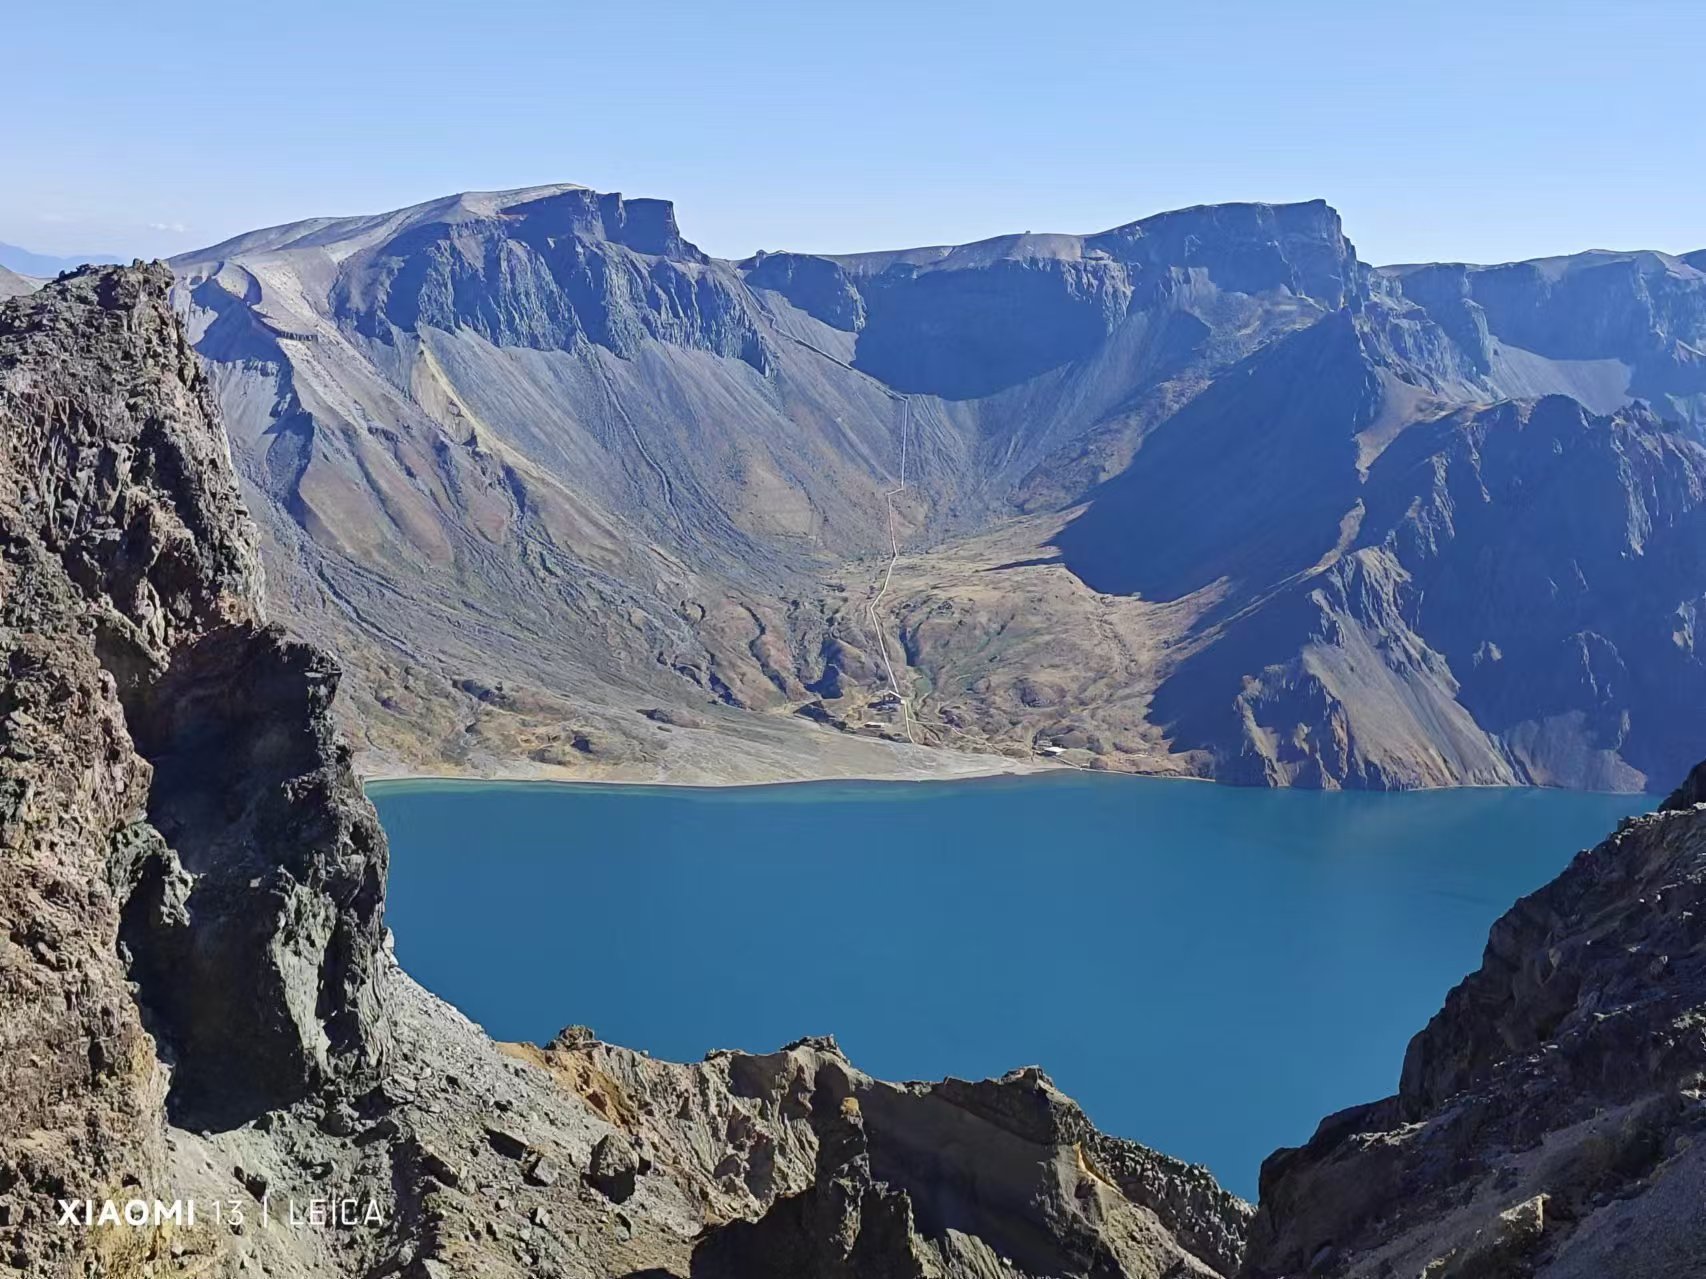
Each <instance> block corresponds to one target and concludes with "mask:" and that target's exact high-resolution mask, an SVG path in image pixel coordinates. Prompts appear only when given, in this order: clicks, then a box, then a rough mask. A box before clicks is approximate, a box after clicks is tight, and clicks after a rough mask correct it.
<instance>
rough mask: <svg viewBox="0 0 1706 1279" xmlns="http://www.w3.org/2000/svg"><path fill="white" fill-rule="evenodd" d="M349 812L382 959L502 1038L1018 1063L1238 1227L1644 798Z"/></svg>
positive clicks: (1090, 789) (876, 1064) (482, 807)
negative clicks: (1170, 1158) (372, 869)
mask: <svg viewBox="0 0 1706 1279" xmlns="http://www.w3.org/2000/svg"><path fill="white" fill-rule="evenodd" d="M369 791H370V794H371V795H372V797H373V799H374V801H375V803H376V804H377V805H378V808H379V812H380V816H381V818H382V820H383V822H384V825H385V829H386V831H387V833H388V834H389V836H390V841H391V878H390V897H389V907H388V912H387V917H388V921H389V924H390V926H391V927H392V929H393V930H394V932H395V935H396V944H397V952H398V957H399V959H400V960H401V962H402V963H403V965H404V967H405V968H406V969H407V970H408V971H409V972H410V973H411V974H412V975H413V976H414V977H415V978H416V979H418V980H419V981H421V982H422V983H423V984H424V985H426V986H427V987H428V988H429V989H431V990H433V991H434V992H436V993H437V994H439V995H440V996H442V997H443V998H445V999H447V1000H449V1001H450V1002H451V1003H453V1004H455V1005H456V1006H457V1007H458V1008H460V1009H461V1010H462V1011H463V1012H464V1013H466V1014H467V1015H468V1016H470V1017H472V1018H473V1019H474V1020H476V1021H478V1022H479V1023H481V1024H482V1025H483V1026H484V1027H485V1028H486V1030H487V1031H488V1032H490V1033H491V1034H492V1035H493V1036H494V1037H496V1038H498V1039H501V1040H530V1041H534V1042H544V1041H546V1040H549V1039H550V1038H551V1036H552V1035H554V1034H555V1033H556V1031H557V1030H558V1029H560V1028H561V1027H562V1026H564V1025H566V1024H569V1023H583V1024H586V1025H589V1026H591V1027H593V1029H594V1030H595V1031H596V1032H597V1034H598V1035H599V1037H600V1038H602V1039H604V1040H607V1041H609V1042H611V1043H618V1044H623V1045H626V1046H628V1047H631V1048H636V1049H644V1050H646V1051H649V1052H650V1053H652V1055H653V1056H657V1057H664V1058H670V1059H675V1060H689V1061H690V1060H695V1059H697V1058H699V1057H701V1056H703V1055H704V1054H705V1052H707V1051H708V1050H710V1049H713V1048H741V1049H747V1050H751V1051H758V1052H763V1051H769V1050H771V1049H774V1048H778V1047H780V1046H781V1045H782V1044H784V1043H786V1042H788V1041H790V1040H793V1039H797V1038H799V1037H800V1036H802V1035H807V1034H833V1035H834V1036H835V1037H836V1039H837V1040H838V1041H839V1043H840V1044H841V1047H842V1049H843V1050H844V1051H845V1052H846V1053H847V1055H848V1057H849V1058H850V1059H851V1060H852V1061H853V1063H854V1064H855V1065H856V1066H858V1067H859V1068H860V1069H862V1070H864V1071H866V1072H868V1073H870V1074H873V1075H876V1076H878V1077H881V1078H887V1079H895V1080H900V1079H937V1078H941V1077H943V1076H948V1075H957V1076H960V1077H963V1078H972V1079H976V1078H983V1077H985V1076H993V1075H1000V1074H1003V1073H1005V1072H1006V1071H1008V1070H1010V1069H1012V1068H1014V1067H1016V1066H1021V1065H1028V1064H1037V1065H1040V1066H1042V1067H1043V1069H1044V1070H1045V1071H1046V1072H1047V1073H1048V1074H1049V1075H1050V1076H1051V1077H1052V1078H1053V1079H1054V1081H1055V1083H1056V1084H1057V1085H1058V1086H1059V1087H1060V1088H1061V1089H1063V1090H1064V1091H1065V1092H1066V1093H1068V1094H1069V1095H1071V1096H1072V1097H1074V1098H1076V1099H1077V1101H1078V1102H1079V1103H1080V1104H1081V1105H1082V1106H1083V1107H1084V1109H1085V1110H1086V1112H1087V1113H1088V1114H1089V1116H1090V1118H1091V1120H1092V1121H1093V1122H1094V1123H1095V1124H1096V1125H1097V1126H1098V1127H1100V1128H1101V1129H1103V1130H1104V1131H1106V1132H1109V1133H1113V1134H1116V1135H1118V1136H1122V1137H1129V1138H1131V1139H1133V1140H1136V1141H1139V1142H1142V1143H1144V1144H1146V1145H1149V1146H1153V1147H1155V1148H1157V1149H1159V1150H1161V1151H1164V1152H1166V1153H1168V1154H1171V1155H1174V1156H1177V1157H1180V1158H1183V1159H1188V1160H1191V1161H1193V1162H1198V1163H1205V1164H1207V1165H1208V1166H1209V1167H1210V1168H1211V1169H1212V1170H1213V1171H1214V1172H1215V1174H1216V1175H1217V1176H1218V1177H1219V1178H1220V1179H1221V1181H1222V1182H1223V1184H1225V1185H1226V1186H1227V1187H1228V1188H1229V1189H1231V1190H1233V1191H1235V1192H1236V1193H1238V1194H1241V1195H1243V1196H1245V1197H1247V1198H1253V1197H1254V1195H1255V1191H1256V1174H1257V1169H1258V1168H1259V1166H1260V1164H1261V1161H1262V1159H1263V1158H1265V1157H1266V1156H1267V1155H1268V1153H1269V1152H1271V1151H1272V1150H1273V1149H1275V1148H1276V1147H1278V1146H1282V1145H1296V1144H1298V1143H1300V1142H1303V1141H1305V1140H1307V1139H1308V1137H1309V1136H1310V1134H1311V1133H1312V1132H1313V1130H1314V1128H1315V1125H1316V1123H1317V1122H1318V1121H1319V1120H1320V1119H1321V1118H1322V1117H1324V1116H1325V1115H1327V1114H1329V1113H1331V1112H1332V1111H1335V1110H1339V1109H1342V1108H1343V1107H1345V1106H1349V1105H1353V1104H1356V1103H1358V1102H1363V1101H1370V1100H1373V1099H1375V1098H1378V1097H1381V1096H1385V1095H1387V1094H1389V1093H1391V1092H1392V1091H1393V1090H1394V1089H1395V1088H1396V1086H1397V1082H1398V1071H1399V1067H1400V1065H1401V1063H1402V1061H1403V1056H1404V1048H1405V1045H1406V1044H1407V1043H1408V1041H1409V1039H1410V1036H1411V1035H1413V1034H1414V1033H1415V1032H1416V1031H1418V1030H1420V1029H1421V1028H1422V1027H1423V1025H1425V1024H1426V1022H1427V1020H1428V1018H1429V1017H1430V1016H1432V1015H1433V1013H1434V1012H1435V1011H1436V1010H1437V1009H1438V1008H1439V1005H1440V1002H1441V1000H1442V999H1443V997H1444V996H1445V993H1446V991H1447V990H1449V989H1450V987H1451V986H1452V985H1454V984H1455V983H1456V982H1457V981H1458V980H1460V979H1461V978H1462V977H1463V976H1464V975H1465V974H1466V973H1468V972H1469V971H1470V970H1471V969H1473V968H1474V967H1476V966H1477V965H1478V964H1479V962H1480V956H1481V951H1482V947H1483V946H1484V944H1485V942H1486V936H1487V929H1488V926H1489V925H1490V924H1491V923H1492V922H1493V920H1494V919H1496V918H1497V917H1498V916H1499V915H1500V914H1502V913H1503V912H1504V911H1505V910H1507V909H1508V908H1509V907H1510V906H1511V904H1512V903H1513V902H1514V901H1515V900H1516V899H1517V898H1518V897H1519V896H1521V895H1523V894H1525V893H1528V892H1531V891H1532V890H1534V889H1535V888H1538V887H1539V886H1540V885H1541V884H1543V883H1545V882H1546V881H1547V880H1548V879H1550V878H1552V876H1554V875H1555V874H1557V872H1558V871H1560V870H1562V869H1563V867H1564V866H1565V865H1566V864H1567V863H1568V862H1569V860H1570V858H1571V857H1572V856H1573V855H1574V854H1575V853H1576V852H1577V851H1578V850H1579V849H1581V848H1584V847H1588V846H1590V845H1592V844H1594V843H1597V842H1598V841H1599V840H1600V839H1601V838H1603V837H1604V836H1605V835H1607V834H1609V833H1610V831H1611V830H1612V828H1613V827H1614V826H1615V825H1616V823H1617V821H1618V819H1619V818H1621V817H1623V816H1625V815H1628V814H1631V813H1636V812H1642V811H1646V810H1647V809H1649V808H1650V807H1652V805H1653V804H1654V803H1655V802H1656V801H1655V800H1654V798H1653V797H1652V796H1638V795H1599V794H1586V793H1581V792H1570V791H1546V790H1447V791H1429V792H1420V793H1411V794H1396V795H1394V794H1369V793H1355V792H1345V793H1323V792H1319V791H1302V790H1278V791H1276V790H1256V789H1242V788H1235V787H1229V786H1217V785H1208V784H1192V783H1185V782H1177V781H1159V780H1152V779H1143V778H1133V777H1124V776H1103V775H1094V774H1084V773H1072V774H1046V775H1041V776H1027V777H1017V778H993V779H987V780H979V781H951V782H940V783H936V782H834V783H797V784H784V785H774V786H756V787H730V788H709V789H695V788H681V787H657V786H608V785H559V784H545V783H485V782H474V783H462V782H436V781H421V782H381V783H374V784H372V785H371V786H370V787H369Z"/></svg>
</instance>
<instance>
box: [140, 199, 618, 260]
mask: <svg viewBox="0 0 1706 1279" xmlns="http://www.w3.org/2000/svg"><path fill="white" fill-rule="evenodd" d="M591 190H592V189H591V188H590V187H586V186H581V185H580V184H578V183H574V182H554V183H547V184H544V185H541V186H528V187H510V188H508V189H506V190H501V191H459V192H456V193H455V194H453V195H445V196H439V197H438V198H436V199H432V200H424V201H422V202H421V203H419V204H411V205H407V206H405V207H403V208H400V209H393V210H391V211H390V212H387V213H371V214H357V215H353V216H349V217H319V218H303V219H301V220H299V221H296V222H284V223H280V224H279V225H277V226H272V227H263V228H261V229H260V230H257V231H248V232H245V233H244V234H242V235H237V236H233V237H232V238H230V239H228V240H222V241H220V242H219V243H218V244H214V245H210V246H209V247H207V248H205V249H193V250H191V251H190V252H188V253H183V254H179V255H178V256H177V257H175V258H173V259H172V264H173V266H175V267H178V268H180V269H181V268H185V267H192V266H195V265H197V264H201V263H210V262H216V261H221V260H225V259H230V258H238V257H250V256H255V255H258V254H273V253H288V252H291V251H295V250H306V249H314V250H319V251H321V252H324V253H326V254H327V255H329V256H330V257H332V258H333V259H334V260H342V259H343V258H345V257H348V256H349V255H351V254H352V253H356V252H359V251H360V250H362V249H366V248H370V247H371V246H373V245H375V244H378V243H381V242H382V241H384V240H387V239H389V238H391V237H392V236H395V235H397V234H398V233H400V232H402V231H405V230H408V229H409V228H411V227H416V226H423V225H427V224H430V223H434V222H458V221H463V220H469V219H476V218H483V217H493V216H496V215H497V214H499V213H502V212H503V211H504V210H506V209H512V208H515V207H517V206H518V205H524V204H535V203H538V202H540V201H543V200H549V199H552V198H554V197H557V196H562V195H568V194H570V193H576V192H578V193H590V192H591ZM616 198H618V199H620V197H619V196H618V197H616Z"/></svg>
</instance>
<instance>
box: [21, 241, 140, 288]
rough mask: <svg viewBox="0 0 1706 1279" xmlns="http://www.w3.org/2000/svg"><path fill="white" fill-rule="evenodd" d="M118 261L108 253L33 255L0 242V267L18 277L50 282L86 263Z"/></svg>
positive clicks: (28, 251)
mask: <svg viewBox="0 0 1706 1279" xmlns="http://www.w3.org/2000/svg"><path fill="white" fill-rule="evenodd" d="M118 260H119V259H118V258H115V257H113V256H112V255H111V254H108V253H95V254H90V255H89V256H87V257H75V256H73V257H59V256H56V255H54V254H51V253H34V252H32V251H31V250H29V249H21V248H19V247H18V246H17V245H15V244H6V243H4V242H0V266H3V267H5V268H6V269H7V270H9V271H15V272H17V273H18V274H19V275H33V276H35V277H37V278H38V279H43V280H51V279H53V277H54V276H56V275H58V274H59V273H60V272H61V271H71V270H75V269H76V268H77V267H80V266H82V265H83V264H84V263H87V262H95V263H107V262H117V261H118Z"/></svg>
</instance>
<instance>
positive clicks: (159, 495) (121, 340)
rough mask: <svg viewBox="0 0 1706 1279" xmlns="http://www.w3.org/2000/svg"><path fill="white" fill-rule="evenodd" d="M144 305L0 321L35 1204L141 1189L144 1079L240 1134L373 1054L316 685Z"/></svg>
mask: <svg viewBox="0 0 1706 1279" xmlns="http://www.w3.org/2000/svg"><path fill="white" fill-rule="evenodd" d="M169 286H170V277H169V276H168V275H167V273H166V272H165V271H164V270H162V269H160V268H158V267H155V268H152V269H149V270H140V269H139V270H131V271H109V272H90V273H85V274H82V275H79V276H76V277H71V278H68V279H66V280H63V281H61V282H60V283H58V284H55V285H53V286H50V287H48V288H45V289H43V290H41V291H40V292H38V293H36V294H34V295H32V296H30V297H27V298H21V299H18V300H16V301H14V302H12V303H11V304H10V305H9V306H8V307H7V308H6V309H5V310H4V311H0V423H3V427H4V429H3V431H0V448H3V449H4V454H3V456H0V521H3V530H0V532H3V537H4V562H3V567H4V572H5V580H4V588H3V594H4V631H3V632H0V633H3V636H4V640H3V643H4V646H5V650H6V666H7V672H8V678H7V681H6V683H5V687H4V697H5V703H6V706H5V718H4V724H5V729H4V731H5V741H6V744H5V751H4V754H5V758H4V761H3V762H0V793H3V794H4V796H5V817H4V830H5V839H6V847H7V856H6V858H5V860H4V862H3V864H0V873H3V874H4V876H5V882H4V889H3V891H0V900H3V901H4V902H5V904H6V914H7V916H8V929H7V934H8V940H7V942H6V945H5V952H4V958H5V963H4V966H3V972H4V978H3V982H4V986H3V988H0V989H3V992H4V993H3V996H0V997H3V999H4V1003H5V1006H6V1007H7V1009H8V1015H7V1019H6V1021H7V1030H8V1034H9V1036H15V1038H13V1039H12V1040H11V1043H10V1046H9V1050H8V1052H7V1053H6V1054H5V1065H4V1067H0V1071H3V1074H0V1095H4V1096H5V1097H6V1099H7V1101H8V1103H9V1114H8V1121H9V1122H8V1124H7V1128H6V1133H5V1135H4V1136H3V1137H0V1188H4V1189H8V1190H9V1189H12V1188H13V1187H17V1188H19V1189H20V1190H22V1191H23V1192H25V1193H33V1194H36V1195H42V1194H46V1193H48V1192H49V1191H51V1190H54V1189H58V1190H59V1191H61V1192H63V1191H64V1190H65V1187H67V1186H68V1185H71V1184H72V1183H73V1182H76V1183H78V1184H81V1185H84V1186H87V1187H88V1189H89V1190H90V1192H91V1193H92V1192H94V1191H95V1190H96V1189H97V1188H100V1187H116V1186H117V1185H118V1184H120V1183H121V1182H123V1181H126V1180H127V1179H128V1180H130V1181H132V1182H134V1181H135V1180H136V1179H138V1178H141V1177H143V1176H144V1175H146V1174H148V1173H150V1172H153V1173H155V1174H158V1171H159V1168H160V1160H161V1158H162V1151H161V1148H160V1139H161V1133H160V1131H159V1122H158V1107H159V1104H160V1101H161V1096H160V1094H161V1093H162V1092H163V1091H165V1089H166V1085H167V1083H168V1080H169V1083H170V1092H169V1104H170V1105H171V1107H172V1109H173V1110H174V1111H181V1112H183V1113H185V1114H193V1115H195V1116H196V1117H197V1118H198V1120H202V1121H205V1120H206V1119H207V1117H208V1116H216V1117H217V1118H218V1119H220V1120H224V1121H237V1120H241V1119H244V1118H248V1117H251V1116H252V1115H253V1114H254V1113H256V1112H257V1111H258V1110H263V1109H267V1108H270V1107H272V1106H276V1105H279V1104H284V1103H287V1102H290V1101H293V1100H296V1099H297V1098H299V1097H301V1096H304V1095H306V1094H307V1093H308V1092H310V1091H311V1090H313V1089H316V1088H318V1087H320V1086H323V1085H325V1084H327V1083H330V1082H335V1081H337V1080H340V1079H359V1078H361V1077H363V1076H364V1075H367V1074H371V1072H372V1071H373V1069H374V1068H375V1067H376V1066H377V1064H378V1062H379V1059H380V1057H381V1055H382V1051H383V1032H382V1024H381V1019H380V1017H379V1013H378V1007H377V1000H378V994H377V987H376V975H377V974H376V972H375V970H374V966H373V962H372V961H373V954H374V952H375V950H376V948H377V942H378V937H379V909H380V902H381V899H382V894H383V887H382V885H383V879H384V872H385V860H384V840H383V837H382V836H381V835H380V832H379V829H378V824H377V822H376V821H375V819H374V816H373V813H372V809H371V808H370V807H369V806H368V805H367V803H366V801H365V799H364V798H363V796H362V795H361V792H360V789H359V787H358V785H357V784H356V782H355V779H354V776H353V774H352V773H351V772H350V769H349V754H348V751H347V749H341V748H339V747H338V746H337V744H336V743H335V740H334V738H333V736H332V732H331V728H330V721H329V718H328V715H327V705H326V704H327V702H328V700H329V698H330V695H331V689H332V687H333V686H335V672H334V670H333V668H331V667H329V666H327V665H326V663H325V659H324V658H323V657H322V656H320V655H318V654H313V655H312V658H311V660H310V661H309V662H307V663H305V662H304V658H303V652H304V650H303V649H302V647H301V646H300V645H293V644H291V643H289V642H287V641H285V640H283V639H282V637H281V636H279V635H278V634H277V633H276V632H273V631H271V630H268V629H267V628H266V627H265V626H264V624H263V622H262V619H261V616H260V611H259V592H260V565H259V561H258V559H257V557H256V554H255V549H254V531H253V528H252V526H251V525H250V524H249V522H248V519H247V517H246V516H245V515H244V513H243V508H242V504H241V502H240V500H239V498H238V495H237V488H236V483H235V478H234V476H233V475H232V473H231V469H230V462H229V455H228V453H227V449H226V442H225V438H224V436H223V434H222V433H221V431H220V429H219V426H218V418H217V415H216V411H215V409H214V408H213V405H212V402H211V398H210V396H209V388H208V384H207V379H206V376H205V374H204V373H203V371H202V367H201V364H200V361H199V360H198V359H197V357H196V355H195V353H194V352H193V351H192V350H191V349H190V347H189V344H188V342H187V341H186V339H185V337H184V334H183V332H182V329H181V328H180V326H179V325H178V323H177V322H176V320H175V318H174V317H173V316H172V315H171V313H170V312H169V311H168V310H167V309H166V306H165V298H166V292H167V289H168V288H169ZM314 663H318V665H319V667H320V669H319V670H318V671H317V672H316V673H315V674H314V675H313V676H309V675H308V674H307V673H306V672H305V671H304V666H305V665H312V664H314ZM221 725H224V726H225V729H224V732H223V734H222V732H221ZM239 741H240V745H239ZM121 951H122V952H123V954H124V956H125V959H126V960H127V961H128V970H129V971H128V974H127V971H126V967H127V964H126V962H125V961H122V960H121ZM127 975H128V977H129V978H130V979H132V980H135V981H136V982H137V983H138V988H137V991H136V998H135V999H133V998H132V997H131V994H130V992H129V990H127V988H126V980H127ZM144 1030H147V1031H148V1032H151V1034H152V1036H153V1044H154V1045H158V1048H159V1050H160V1052H161V1053H162V1054H163V1055H164V1057H165V1059H166V1060H167V1061H168V1062H170V1063H171V1067H172V1069H171V1070H170V1072H169V1073H166V1072H162V1071H161V1070H160V1069H159V1067H158V1065H157V1063H156V1061H155V1057H154V1052H153V1051H152V1046H151V1044H150V1041H149V1040H148V1039H147V1038H145V1037H144V1034H143V1031H144ZM156 1179H157V1176H156ZM44 1225H51V1223H50V1222H44V1221H42V1220H39V1219H38V1218H37V1217H36V1216H33V1215H32V1216H31V1217H30V1218H28V1219H27V1220H26V1221H25V1222H24V1224H23V1227H22V1231H21V1234H22V1235H23V1237H24V1239H25V1242H23V1243H20V1244H17V1245H16V1247H17V1248H18V1249H19V1251H20V1255H23V1256H25V1257H27V1258H29V1259H30V1261H31V1264H32V1265H35V1264H37V1262H41V1263H42V1268H43V1270H44V1272H46V1271H47V1270H50V1269H51V1267H50V1266H48V1265H47V1264H46V1263H47V1261H50V1260H51V1259H53V1258H54V1257H55V1256H57V1255H58V1254H59V1253H60V1252H62V1251H63V1250H64V1249H65V1248H66V1247H67V1246H68V1245H69V1244H70V1243H71V1240H69V1239H67V1238H66V1237H65V1236H64V1235H63V1234H61V1235H54V1234H52V1233H51V1231H49V1232H47V1233H45V1234H44V1233H41V1232H42V1228H43V1226H44Z"/></svg>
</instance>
